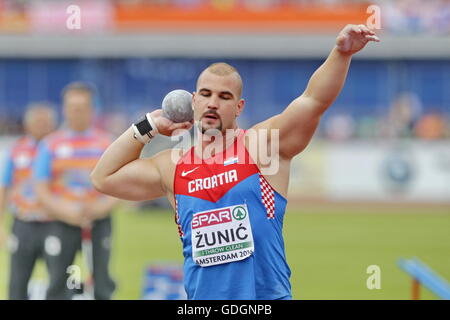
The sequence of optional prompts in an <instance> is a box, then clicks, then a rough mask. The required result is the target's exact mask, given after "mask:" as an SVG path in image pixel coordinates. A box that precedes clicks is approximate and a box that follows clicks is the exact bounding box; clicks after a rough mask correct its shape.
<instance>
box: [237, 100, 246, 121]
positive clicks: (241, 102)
mask: <svg viewBox="0 0 450 320" xmlns="http://www.w3.org/2000/svg"><path fill="white" fill-rule="evenodd" d="M244 107H245V100H244V99H240V100H239V102H238V105H237V109H236V114H235V117H236V118H237V117H239V116H240V115H241V113H242V111H243V110H244Z"/></svg>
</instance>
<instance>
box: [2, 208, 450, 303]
mask: <svg viewBox="0 0 450 320" xmlns="http://www.w3.org/2000/svg"><path fill="white" fill-rule="evenodd" d="M127 211H128V212H127ZM449 212H450V210H449V208H448V207H447V208H445V207H442V208H439V207H433V208H427V207H422V208H420V207H418V208H415V209H405V208H403V209H400V208H392V207H391V208H389V207H382V208H371V209H370V208H367V207H366V208H365V207H347V208H346V207H342V206H338V207H330V206H327V207H320V206H318V207H317V206H316V207H305V208H303V209H295V210H294V209H289V210H288V212H287V214H286V218H285V227H284V236H285V242H286V252H287V259H288V263H289V265H290V267H291V270H292V277H291V282H292V288H293V295H294V299H409V298H410V290H411V289H410V288H411V280H410V278H409V276H408V275H406V274H405V273H404V272H403V271H402V270H401V269H399V268H398V266H397V261H398V258H400V257H405V258H410V257H414V256H415V257H418V258H420V259H421V260H422V261H424V262H425V263H426V264H428V265H429V266H430V267H431V268H433V269H434V270H435V271H436V272H438V273H439V274H440V275H441V276H443V277H444V278H446V279H447V280H450V255H449V253H450V232H449V230H450V214H449ZM161 260H162V261H175V262H180V263H181V262H182V254H181V242H180V240H179V238H178V234H177V229H176V226H175V224H174V222H173V214H172V212H168V211H154V212H140V213H138V212H136V211H133V210H131V209H130V210H122V211H119V212H116V213H115V215H114V240H113V255H112V261H111V271H112V274H113V275H114V277H115V279H116V281H117V284H118V290H117V292H116V295H115V298H116V299H139V298H140V294H141V289H142V287H141V285H142V279H143V275H144V267H145V266H146V265H148V264H149V263H152V262H155V261H161ZM7 261H8V258H7V254H6V252H5V250H0V299H4V298H5V297H6V279H7V272H8V263H7ZM77 261H80V257H78V260H77ZM369 265H378V266H379V267H380V268H381V289H379V290H376V289H375V290H369V289H367V287H366V280H367V278H368V277H369V274H367V273H366V269H367V267H368V266H369ZM33 277H45V269H44V267H43V264H42V263H40V264H39V265H38V268H37V270H36V272H35V274H34V275H33ZM421 298H422V299H436V297H435V296H434V295H433V294H432V293H431V292H429V291H428V290H426V289H421Z"/></svg>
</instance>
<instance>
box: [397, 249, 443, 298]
mask: <svg viewBox="0 0 450 320" xmlns="http://www.w3.org/2000/svg"><path fill="white" fill-rule="evenodd" d="M398 265H399V267H400V268H401V269H402V270H403V271H405V272H406V273H408V274H409V275H410V276H411V277H412V279H413V283H412V297H411V298H412V300H419V296H420V285H423V286H425V287H426V288H428V289H429V290H430V291H431V292H433V293H434V294H436V295H437V296H438V297H440V298H441V299H444V300H450V285H449V283H448V282H447V281H446V280H445V279H444V278H442V277H441V276H439V275H438V274H437V273H435V272H434V271H433V270H432V269H431V268H430V267H428V266H427V265H426V264H424V263H423V262H421V261H420V260H419V259H417V258H413V259H400V260H399V262H398Z"/></svg>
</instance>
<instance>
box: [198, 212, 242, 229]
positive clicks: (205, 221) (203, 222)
mask: <svg viewBox="0 0 450 320" xmlns="http://www.w3.org/2000/svg"><path fill="white" fill-rule="evenodd" d="M233 213H234V210H233ZM244 218H245V216H244ZM231 221H232V218H231V210H230V208H224V209H219V210H213V211H205V212H199V213H196V214H195V215H194V217H193V218H192V229H196V228H202V227H207V226H212V225H215V224H221V223H227V222H231Z"/></svg>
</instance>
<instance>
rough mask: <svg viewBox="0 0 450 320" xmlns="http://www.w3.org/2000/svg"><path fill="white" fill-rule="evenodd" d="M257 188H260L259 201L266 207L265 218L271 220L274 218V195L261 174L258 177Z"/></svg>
mask: <svg viewBox="0 0 450 320" xmlns="http://www.w3.org/2000/svg"><path fill="white" fill-rule="evenodd" d="M259 186H260V187H261V201H262V203H263V205H264V207H266V212H267V218H269V219H273V218H274V217H275V193H274V191H273V189H272V187H271V186H270V184H269V183H268V182H267V180H266V179H265V178H264V177H263V176H262V175H261V174H260V175H259Z"/></svg>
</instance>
